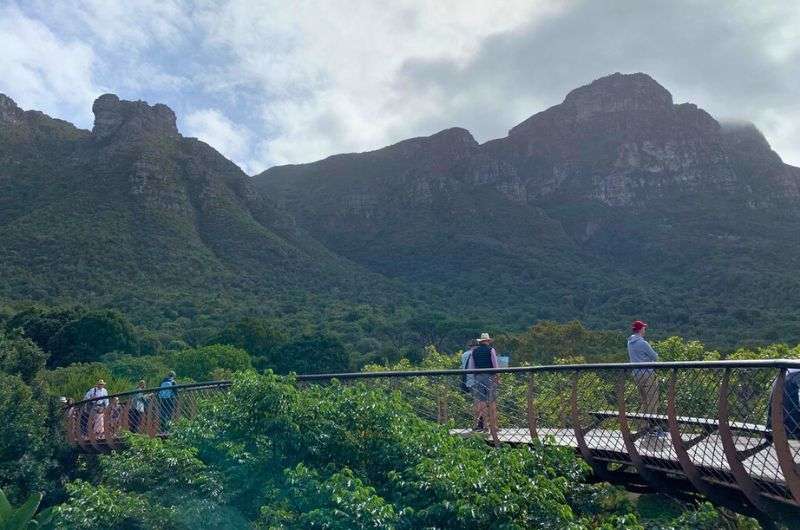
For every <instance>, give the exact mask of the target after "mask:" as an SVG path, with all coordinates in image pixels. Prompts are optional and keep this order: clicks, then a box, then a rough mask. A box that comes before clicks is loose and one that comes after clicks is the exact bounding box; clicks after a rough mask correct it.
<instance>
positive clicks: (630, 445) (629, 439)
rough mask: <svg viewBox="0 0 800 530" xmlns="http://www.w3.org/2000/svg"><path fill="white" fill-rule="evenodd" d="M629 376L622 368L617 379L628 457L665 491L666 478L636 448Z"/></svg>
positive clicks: (651, 484)
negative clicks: (630, 416)
mask: <svg viewBox="0 0 800 530" xmlns="http://www.w3.org/2000/svg"><path fill="white" fill-rule="evenodd" d="M627 378H628V371H627V370H621V371H620V373H619V378H618V379H617V405H618V409H619V429H620V432H621V433H622V440H623V441H624V442H625V448H626V449H627V450H628V457H629V458H630V459H631V463H632V464H633V465H634V467H636V471H638V472H639V475H641V477H642V478H643V479H644V480H645V481H646V482H647V483H648V484H650V486H651V487H653V488H654V489H656V490H661V491H664V490H665V489H667V488H666V485H665V483H664V480H662V478H661V477H660V476H659V475H658V473H656V472H654V471H652V470H650V469H648V468H647V465H646V464H645V462H644V459H642V455H641V454H639V450H638V449H637V448H636V438H635V437H634V436H633V434H631V429H630V425H628V416H627V412H626V410H627V408H626V405H625V381H626V379H627Z"/></svg>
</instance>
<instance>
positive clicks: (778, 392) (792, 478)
mask: <svg viewBox="0 0 800 530" xmlns="http://www.w3.org/2000/svg"><path fill="white" fill-rule="evenodd" d="M785 385H786V368H781V369H780V372H779V373H778V377H777V378H776V379H775V387H774V388H773V390H772V396H771V397H770V401H771V404H770V407H771V409H772V425H771V427H772V443H773V445H774V446H775V454H776V455H777V457H778V464H779V465H780V467H781V472H782V473H783V479H784V481H786V486H787V488H789V491H790V492H791V494H792V497H794V500H795V501H796V502H798V503H800V477H798V475H797V464H796V463H795V461H794V457H793V455H792V448H791V446H790V445H789V438H788V436H787V434H786V427H785V426H784V423H783V420H784V410H783V392H784V389H785Z"/></svg>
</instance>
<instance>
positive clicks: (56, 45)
mask: <svg viewBox="0 0 800 530" xmlns="http://www.w3.org/2000/svg"><path fill="white" fill-rule="evenodd" d="M0 50H2V53H0V72H2V74H0V92H5V93H6V94H8V95H9V96H10V97H12V98H13V99H14V100H15V101H16V102H17V104H19V105H20V106H21V107H23V108H27V109H39V110H45V111H48V112H51V113H53V114H55V115H56V116H64V115H65V114H66V115H67V116H68V117H72V116H73V115H75V114H83V115H84V116H86V115H89V116H90V115H91V106H92V101H93V99H94V97H95V96H96V95H97V94H98V93H99V92H101V89H99V88H98V87H96V86H95V84H94V82H93V69H94V66H95V62H96V58H95V54H94V52H93V51H92V48H91V47H90V46H88V45H86V44H85V43H83V42H81V41H78V40H69V39H62V38H59V37H58V36H57V35H56V34H54V33H53V32H52V31H51V30H50V29H49V28H48V27H47V26H45V25H44V24H43V23H41V22H40V21H38V20H35V19H32V18H30V17H28V16H26V15H25V14H24V13H23V12H22V11H20V10H19V8H18V7H17V6H16V5H14V4H11V5H8V6H5V7H0Z"/></svg>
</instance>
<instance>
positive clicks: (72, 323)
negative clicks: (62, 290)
mask: <svg viewBox="0 0 800 530" xmlns="http://www.w3.org/2000/svg"><path fill="white" fill-rule="evenodd" d="M6 326H7V328H8V329H16V328H19V329H21V330H22V331H23V332H24V334H25V336H26V337H28V338H30V339H31V340H32V341H33V342H35V343H36V344H38V345H39V347H40V348H41V349H43V350H44V351H46V352H47V353H49V355H50V357H49V359H48V364H49V366H66V365H68V364H70V363H73V362H87V361H94V360H97V359H98V358H99V357H100V356H101V355H103V354H105V353H109V352H112V351H116V352H120V353H137V352H138V351H139V347H140V345H139V337H138V335H137V332H136V330H135V329H134V327H133V326H132V325H131V323H130V322H128V320H127V319H126V318H125V317H123V316H122V314H121V313H119V312H118V311H87V310H84V309H81V308H72V309H53V310H47V309H42V308H31V309H28V310H25V311H22V312H20V313H18V314H17V315H15V316H14V317H13V318H11V319H10V320H9V321H8V323H7V324H6Z"/></svg>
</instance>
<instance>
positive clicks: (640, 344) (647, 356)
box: [628, 333, 658, 363]
mask: <svg viewBox="0 0 800 530" xmlns="http://www.w3.org/2000/svg"><path fill="white" fill-rule="evenodd" d="M628 358H629V359H630V361H631V362H632V363H654V362H656V361H657V360H658V354H657V353H656V352H655V350H654V349H653V348H651V347H650V344H649V343H648V342H647V341H646V340H644V337H642V336H641V335H637V334H635V333H634V334H633V335H631V336H630V337H628Z"/></svg>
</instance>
